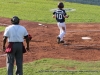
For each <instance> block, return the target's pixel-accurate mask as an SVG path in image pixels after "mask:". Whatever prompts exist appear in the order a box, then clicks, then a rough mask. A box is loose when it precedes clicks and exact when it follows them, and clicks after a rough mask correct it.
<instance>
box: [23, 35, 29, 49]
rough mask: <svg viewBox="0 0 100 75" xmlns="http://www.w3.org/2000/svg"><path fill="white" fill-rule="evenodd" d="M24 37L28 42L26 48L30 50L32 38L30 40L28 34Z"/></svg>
mask: <svg viewBox="0 0 100 75" xmlns="http://www.w3.org/2000/svg"><path fill="white" fill-rule="evenodd" d="M24 39H25V40H26V44H27V46H26V49H27V50H29V41H30V40H29V37H28V35H26V36H24Z"/></svg>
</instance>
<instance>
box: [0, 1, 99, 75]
mask: <svg viewBox="0 0 100 75" xmlns="http://www.w3.org/2000/svg"><path fill="white" fill-rule="evenodd" d="M57 3H58V1H57V0H0V17H6V18H12V17H13V16H14V15H16V16H18V17H19V18H21V19H23V20H29V21H34V22H44V23H56V20H55V19H53V18H52V12H50V10H51V9H54V8H56V7H57ZM64 4H65V8H73V9H76V11H74V12H68V13H67V14H69V16H70V17H69V19H66V22H68V23H79V22H81V23H89V22H92V23H100V10H99V9H100V6H95V5H87V4H86V5H84V4H77V3H69V2H64ZM3 30H4V27H0V31H3ZM72 71H73V72H72ZM74 71H76V72H74ZM79 71H80V72H79ZM82 71H83V72H82ZM86 71H88V72H86ZM94 71H100V61H90V62H82V61H73V60H63V59H41V60H37V61H34V62H31V63H27V64H24V75H66V74H67V75H100V72H94ZM0 75H6V68H0Z"/></svg>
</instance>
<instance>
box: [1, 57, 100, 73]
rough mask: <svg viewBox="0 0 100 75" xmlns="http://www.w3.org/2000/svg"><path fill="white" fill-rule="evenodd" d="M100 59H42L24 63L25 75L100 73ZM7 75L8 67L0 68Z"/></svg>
mask: <svg viewBox="0 0 100 75" xmlns="http://www.w3.org/2000/svg"><path fill="white" fill-rule="evenodd" d="M99 71H100V62H99V61H90V62H85V61H75V60H64V59H51V58H49V59H46V58H45V59H41V60H37V61H34V62H30V63H27V64H24V75H100V72H99ZM0 73H1V74H0V75H6V74H5V73H6V68H2V69H0Z"/></svg>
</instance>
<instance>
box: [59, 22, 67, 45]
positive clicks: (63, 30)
mask: <svg viewBox="0 0 100 75" xmlns="http://www.w3.org/2000/svg"><path fill="white" fill-rule="evenodd" d="M60 26H61V29H60V30H61V31H62V32H61V34H60V35H59V37H60V38H61V40H60V41H61V42H62V43H63V37H64V36H65V33H66V25H65V23H61V24H60Z"/></svg>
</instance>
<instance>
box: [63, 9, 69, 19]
mask: <svg viewBox="0 0 100 75" xmlns="http://www.w3.org/2000/svg"><path fill="white" fill-rule="evenodd" d="M68 17H69V15H67V13H66V12H65V10H64V18H68Z"/></svg>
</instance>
